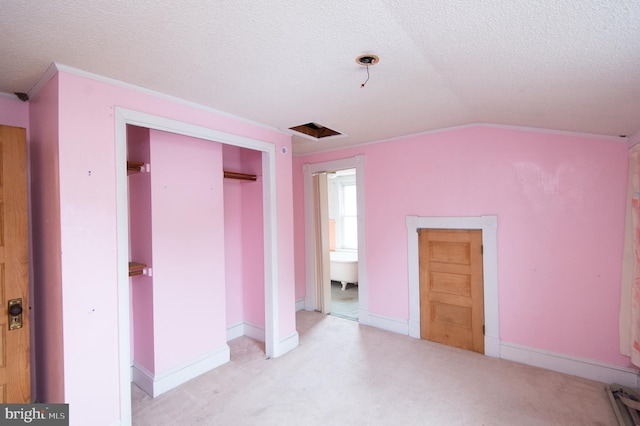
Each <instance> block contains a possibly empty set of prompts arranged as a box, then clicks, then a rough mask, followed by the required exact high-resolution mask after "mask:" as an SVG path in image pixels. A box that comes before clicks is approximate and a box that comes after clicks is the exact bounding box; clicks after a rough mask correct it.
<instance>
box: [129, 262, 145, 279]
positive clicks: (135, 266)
mask: <svg viewBox="0 0 640 426" xmlns="http://www.w3.org/2000/svg"><path fill="white" fill-rule="evenodd" d="M146 267H147V265H145V264H144V263H138V262H129V276H130V277H135V276H136V275H144V270H145V268H146Z"/></svg>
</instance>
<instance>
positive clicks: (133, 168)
mask: <svg viewBox="0 0 640 426" xmlns="http://www.w3.org/2000/svg"><path fill="white" fill-rule="evenodd" d="M148 171H149V165H148V164H145V163H144V161H127V174H128V175H129V174H133V173H142V172H148Z"/></svg>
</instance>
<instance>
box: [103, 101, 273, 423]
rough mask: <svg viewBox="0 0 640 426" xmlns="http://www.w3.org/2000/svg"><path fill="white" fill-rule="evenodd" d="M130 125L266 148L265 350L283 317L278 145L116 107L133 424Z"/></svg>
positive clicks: (126, 372)
mask: <svg viewBox="0 0 640 426" xmlns="http://www.w3.org/2000/svg"><path fill="white" fill-rule="evenodd" d="M127 124H131V125H134V126H139V127H144V128H148V129H154V130H160V131H164V132H170V133H175V134H180V135H185V136H190V137H194V138H199V139H204V140H209V141H212V142H218V143H222V144H227V145H233V146H238V147H241V148H248V149H253V150H256V151H261V152H262V182H263V183H262V196H263V200H264V203H263V223H264V286H265V287H264V288H265V353H266V356H267V357H271V356H278V355H281V354H282V350H283V349H282V348H281V346H282V345H280V339H279V338H278V334H279V331H278V330H279V321H278V241H277V223H276V219H277V216H276V157H275V152H276V150H275V145H273V144H271V143H268V142H263V141H260V140H257V139H251V138H246V137H243V136H238V135H234V134H230V133H225V132H221V131H218V130H213V129H209V128H207V127H202V126H197V125H194V124H189V123H185V122H181V121H176V120H171V119H168V118H165V117H160V116H156V115H151V114H147V113H143V112H140V111H134V110H129V109H125V108H121V107H116V108H115V153H116V199H117V212H116V221H117V229H118V231H117V250H118V257H117V258H118V337H119V346H120V348H119V355H120V360H119V364H120V421H121V424H122V425H130V424H131V363H130V359H131V358H130V355H131V350H130V346H131V342H130V340H129V339H130V328H129V326H130V317H129V316H130V312H129V219H128V217H129V200H128V195H127V194H128V185H127V169H126V167H127Z"/></svg>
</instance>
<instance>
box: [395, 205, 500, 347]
mask: <svg viewBox="0 0 640 426" xmlns="http://www.w3.org/2000/svg"><path fill="white" fill-rule="evenodd" d="M406 225H407V262H408V264H407V267H408V268H407V269H408V273H409V336H411V337H415V338H417V339H419V338H420V261H419V254H418V252H419V250H418V247H419V246H418V229H420V228H430V229H479V230H482V246H483V248H484V249H483V256H482V277H483V282H484V325H485V334H484V354H485V355H487V356H492V357H496V358H499V357H500V327H499V325H500V319H499V306H498V301H499V299H498V247H497V235H498V233H497V231H498V217H497V216H446V217H445V216H428V217H425V216H407V217H406Z"/></svg>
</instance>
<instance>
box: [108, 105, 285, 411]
mask: <svg viewBox="0 0 640 426" xmlns="http://www.w3.org/2000/svg"><path fill="white" fill-rule="evenodd" d="M115 112H116V114H115V123H116V169H117V182H116V187H117V191H116V192H117V198H118V202H117V222H118V234H117V241H118V286H117V287H118V305H119V307H120V309H119V312H120V314H119V326H118V330H119V348H120V349H119V353H120V411H121V421H122V422H123V424H130V422H131V390H132V386H131V382H132V381H133V382H135V383H136V384H137V385H138V387H140V388H141V389H143V390H144V392H146V393H148V394H150V395H152V396H157V395H159V394H161V393H164V392H166V391H168V390H170V389H172V388H174V387H176V386H179V385H180V384H182V383H184V382H186V381H188V380H190V379H192V378H194V377H197V376H199V375H201V374H203V373H205V372H207V371H209V370H212V369H214V368H216V367H218V366H220V365H222V364H224V363H226V362H228V361H229V360H230V357H231V354H230V346H229V345H228V344H227V342H228V341H229V340H231V339H232V338H235V337H236V336H248V337H250V338H251V339H255V340H260V341H261V342H263V343H261V346H260V348H261V350H262V351H263V352H264V356H265V358H269V357H271V356H279V355H281V354H282V353H284V352H286V351H287V350H288V349H287V348H288V347H289V346H287V347H286V348H285V347H284V346H283V344H282V343H281V342H279V339H278V329H279V327H278V324H279V321H278V286H277V276H278V254H277V224H276V213H275V212H276V202H275V193H276V191H275V188H276V180H275V175H276V167H275V162H276V159H275V155H276V147H275V146H274V145H273V144H271V143H267V142H262V141H258V140H254V139H250V138H246V137H241V136H236V135H232V134H228V133H224V132H219V131H216V130H212V129H208V128H204V127H200V126H196V125H191V124H188V123H183V122H177V121H173V120H169V119H166V118H163V117H158V116H153V115H150V114H145V113H141V112H137V111H131V110H127V109H123V108H119V107H118V108H116V110H115ZM227 169H228V170H227ZM225 171H230V172H233V173H236V174H240V175H241V176H242V179H237V176H238V175H236V176H234V177H236V178H234V177H229V176H227V178H226V179H225V178H224V175H225V173H224V172H225ZM227 237H228V238H227ZM239 265H244V266H245V267H244V268H241V267H240V266H239ZM247 265H250V267H247ZM232 268H235V269H232ZM228 269H229V271H227V270H228ZM238 271H240V272H241V275H238ZM292 342H293V341H292ZM292 342H289V341H287V345H291V344H293V343H295V342H293V343H292ZM296 342H297V341H296Z"/></svg>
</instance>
